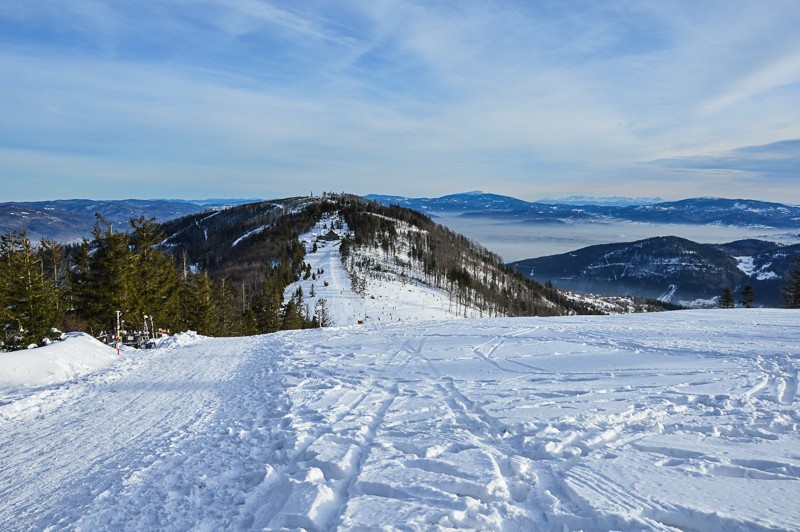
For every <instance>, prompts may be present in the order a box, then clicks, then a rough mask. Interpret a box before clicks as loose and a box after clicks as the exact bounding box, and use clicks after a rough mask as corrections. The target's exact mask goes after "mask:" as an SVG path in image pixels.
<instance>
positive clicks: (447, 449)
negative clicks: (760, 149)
mask: <svg viewBox="0 0 800 532" xmlns="http://www.w3.org/2000/svg"><path fill="white" fill-rule="evenodd" d="M331 284H332V283H331ZM796 322H797V316H796V315H795V312H793V311H788V310H755V309H751V310H727V311H725V310H715V311H683V312H672V313H658V314H644V315H633V316H595V317H555V318H484V319H474V320H467V321H465V320H440V321H421V322H415V323H400V324H398V323H373V324H372V325H351V326H346V327H334V328H328V329H315V330H310V331H289V332H280V333H276V334H270V335H262V336H253V337H241V338H218V339H214V338H203V337H199V336H197V335H188V336H178V337H176V338H175V339H174V340H172V341H170V342H169V344H168V345H165V346H163V347H161V348H157V349H154V350H149V351H135V350H129V351H123V353H122V355H121V356H120V357H119V358H116V359H114V361H113V363H111V365H109V366H107V367H106V368H105V369H102V368H100V369H96V370H94V371H92V372H89V373H87V374H83V375H82V376H74V375H73V376H66V377H65V378H69V379H71V380H68V381H66V382H62V383H51V384H42V383H32V384H31V385H30V386H29V387H27V388H26V387H24V386H22V387H20V386H17V387H16V388H15V391H14V393H13V396H9V394H8V393H4V392H2V391H0V394H3V395H0V463H2V468H0V501H1V502H0V528H2V529H3V530H9V531H14V530H30V529H46V528H56V529H78V530H119V529H139V530H141V529H175V530H185V529H203V530H222V529H237V530H238V529H268V530H276V529H298V528H300V529H306V530H332V529H337V530H338V529H342V530H347V529H374V528H381V527H382V528H384V529H411V530H427V529H451V528H467V529H479V530H554V531H555V530H557V531H561V530H578V529H582V530H609V529H616V530H678V529H693V530H740V529H741V530H789V529H794V528H795V527H796V525H797V523H798V522H800V503H799V502H798V501H800V460H798V456H797V449H798V448H800V438H799V437H798V423H799V422H800V416H798V413H797V405H798V402H797V386H798V369H799V368H800V362H799V359H798V355H800V353H798V347H797V346H798V345H800V333H799V332H798V328H797V326H796ZM79 340H80V338H71V339H67V340H65V341H64V342H57V343H56V344H54V345H53V346H52V347H51V349H56V350H57V349H60V347H59V346H64V345H69V343H70V342H75V341H79ZM3 356H5V354H0V357H3ZM2 361H3V358H0V382H2V381H3V379H4V378H5V373H4V372H6V371H7V370H8V368H7V367H6V366H4V365H3V362H2Z"/></svg>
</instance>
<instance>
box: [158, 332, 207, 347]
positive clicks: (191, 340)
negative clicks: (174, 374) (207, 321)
mask: <svg viewBox="0 0 800 532" xmlns="http://www.w3.org/2000/svg"><path fill="white" fill-rule="evenodd" d="M205 338H207V337H206V336H203V335H202V334H197V332H195V331H186V332H182V333H179V334H176V335H174V336H166V337H164V338H159V339H158V340H156V344H155V346H156V347H160V348H165V349H175V348H178V347H189V346H192V345H195V344H197V343H199V342H200V341H201V340H203V339H205Z"/></svg>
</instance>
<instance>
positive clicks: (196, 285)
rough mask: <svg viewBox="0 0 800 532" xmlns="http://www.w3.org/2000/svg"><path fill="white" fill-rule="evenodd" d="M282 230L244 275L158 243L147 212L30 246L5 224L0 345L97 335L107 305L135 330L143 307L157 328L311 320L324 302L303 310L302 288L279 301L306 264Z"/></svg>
mask: <svg viewBox="0 0 800 532" xmlns="http://www.w3.org/2000/svg"><path fill="white" fill-rule="evenodd" d="M283 236H284V237H285V238H284V240H283V241H282V242H280V243H279V244H276V245H277V246H278V247H279V248H281V252H280V253H278V254H277V256H272V257H271V258H270V259H269V260H268V261H265V262H261V263H260V264H259V265H258V267H255V268H251V269H252V271H253V273H254V276H253V278H252V279H249V280H248V281H249V282H247V283H245V281H244V280H242V279H238V280H234V278H233V277H234V276H230V275H227V276H226V275H222V274H219V273H217V275H214V276H213V277H212V276H211V275H210V274H209V272H208V271H207V269H204V268H198V267H197V266H196V265H193V264H192V263H191V262H189V261H188V260H187V255H186V254H181V253H175V252H174V251H175V250H174V249H173V250H171V251H172V253H170V252H168V251H166V250H165V249H164V246H163V243H164V241H165V234H164V232H163V231H162V229H161V227H160V226H159V225H158V224H157V223H156V222H155V219H146V218H144V217H139V218H135V219H131V220H130V226H129V227H128V228H126V229H125V230H119V229H118V228H114V227H113V226H112V225H111V224H110V223H108V222H107V221H106V220H105V219H103V218H102V217H100V216H98V220H97V223H96V224H95V226H94V228H93V229H92V233H91V238H88V239H85V240H84V241H83V242H82V243H80V244H78V245H63V244H59V243H57V242H55V241H54V240H42V241H41V242H39V243H38V245H35V244H33V243H32V242H31V241H30V240H29V239H28V237H27V235H26V233H25V232H19V231H12V232H8V233H6V234H4V235H2V236H1V237H0V326H2V331H1V332H0V349H3V350H14V349H22V348H25V347H28V346H29V345H31V344H36V345H41V344H42V343H46V342H47V341H49V340H52V339H54V338H56V337H58V336H60V334H61V331H85V332H88V333H90V334H92V335H94V336H98V335H100V334H101V333H103V332H110V331H111V330H113V328H114V325H115V323H114V322H115V311H117V310H120V311H122V312H123V319H124V320H125V321H126V327H127V328H128V329H129V330H137V329H140V328H141V327H142V326H143V325H144V320H145V316H148V317H152V319H153V320H154V325H155V326H156V328H159V329H168V330H170V331H172V332H177V331H186V330H194V331H198V332H199V333H201V334H205V335H211V336H238V335H250V334H259V333H268V332H274V331H278V330H283V329H300V328H308V327H317V326H320V324H321V320H320V317H319V316H318V315H317V313H323V314H324V313H325V309H324V308H322V309H319V308H317V309H313V310H314V312H312V309H308V308H307V307H306V306H305V305H304V304H303V303H302V294H295V295H294V296H293V297H291V298H290V299H289V301H288V302H287V303H285V304H284V297H283V295H284V291H285V289H286V287H287V286H288V285H289V284H291V283H292V282H294V281H295V280H296V279H298V277H299V275H300V273H301V272H302V271H304V270H305V268H306V265H305V263H304V262H303V258H304V256H305V250H304V248H303V246H302V245H301V244H300V242H299V241H298V240H297V234H296V231H295V232H294V233H288V234H284V235H283ZM167 249H169V248H167ZM323 318H325V320H327V321H329V319H327V317H326V316H323ZM325 320H322V321H325Z"/></svg>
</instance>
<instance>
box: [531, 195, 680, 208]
mask: <svg viewBox="0 0 800 532" xmlns="http://www.w3.org/2000/svg"><path fill="white" fill-rule="evenodd" d="M663 201H664V200H663V199H661V198H629V197H625V196H602V197H594V196H567V197H566V198H543V199H540V200H537V201H536V202H535V203H546V204H548V205H606V206H615V207H630V206H633V205H653V204H654V203H662V202H663Z"/></svg>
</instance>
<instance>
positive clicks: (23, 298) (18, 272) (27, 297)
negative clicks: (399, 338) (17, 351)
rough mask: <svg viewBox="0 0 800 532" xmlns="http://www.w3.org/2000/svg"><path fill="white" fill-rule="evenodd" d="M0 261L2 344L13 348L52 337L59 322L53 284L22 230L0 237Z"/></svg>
mask: <svg viewBox="0 0 800 532" xmlns="http://www.w3.org/2000/svg"><path fill="white" fill-rule="evenodd" d="M0 264H2V266H1V267H0V285H2V288H0V293H2V299H3V308H4V311H3V314H4V316H3V317H4V318H5V320H4V322H5V323H4V326H5V327H4V332H5V341H4V344H5V345H6V346H7V347H9V348H12V349H14V348H21V347H25V346H27V345H29V344H33V343H35V344H40V343H41V342H42V341H43V340H45V339H47V338H52V337H53V328H54V327H55V326H56V325H58V322H59V321H60V316H59V313H58V294H57V290H56V286H55V283H54V282H53V281H52V280H51V279H49V278H48V277H47V276H46V275H45V271H44V263H43V262H42V259H41V257H40V256H38V255H37V253H36V252H35V250H34V249H33V246H32V245H31V242H30V240H28V237H27V235H26V234H25V232H11V233H7V234H5V235H3V237H2V238H0Z"/></svg>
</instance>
